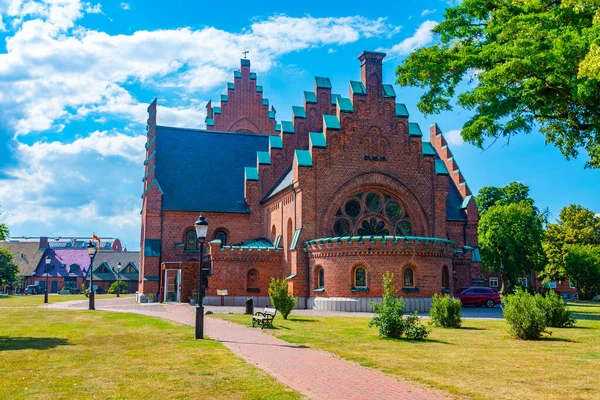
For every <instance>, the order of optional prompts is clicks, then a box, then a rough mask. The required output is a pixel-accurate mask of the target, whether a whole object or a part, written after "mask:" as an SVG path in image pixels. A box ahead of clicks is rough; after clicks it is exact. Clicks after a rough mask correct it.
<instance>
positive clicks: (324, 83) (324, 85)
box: [315, 76, 331, 89]
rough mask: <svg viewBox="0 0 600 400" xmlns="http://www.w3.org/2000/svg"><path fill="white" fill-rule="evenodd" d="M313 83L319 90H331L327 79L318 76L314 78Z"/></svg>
mask: <svg viewBox="0 0 600 400" xmlns="http://www.w3.org/2000/svg"><path fill="white" fill-rule="evenodd" d="M315 83H316V84H317V87H318V88H320V89H331V81H330V80H329V78H322V77H320V76H316V77H315Z"/></svg>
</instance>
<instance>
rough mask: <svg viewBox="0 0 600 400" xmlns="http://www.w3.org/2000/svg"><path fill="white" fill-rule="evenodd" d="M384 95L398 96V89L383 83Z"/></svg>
mask: <svg viewBox="0 0 600 400" xmlns="http://www.w3.org/2000/svg"><path fill="white" fill-rule="evenodd" d="M382 92H383V97H396V91H395V90H394V87H393V86H392V85H388V84H385V83H384V84H383V86H382Z"/></svg>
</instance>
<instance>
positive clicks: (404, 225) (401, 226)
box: [396, 221, 412, 236]
mask: <svg viewBox="0 0 600 400" xmlns="http://www.w3.org/2000/svg"><path fill="white" fill-rule="evenodd" d="M411 233H412V228H411V226H410V223H409V222H406V221H402V222H400V223H398V225H397V226H396V235H398V236H410V234H411Z"/></svg>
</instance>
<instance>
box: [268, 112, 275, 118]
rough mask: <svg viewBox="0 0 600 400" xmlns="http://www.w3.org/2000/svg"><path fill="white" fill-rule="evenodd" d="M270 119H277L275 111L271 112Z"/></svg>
mask: <svg viewBox="0 0 600 400" xmlns="http://www.w3.org/2000/svg"><path fill="white" fill-rule="evenodd" d="M269 118H271V119H275V111H273V110H271V111H269Z"/></svg>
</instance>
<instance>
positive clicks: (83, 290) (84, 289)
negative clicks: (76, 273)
mask: <svg viewBox="0 0 600 400" xmlns="http://www.w3.org/2000/svg"><path fill="white" fill-rule="evenodd" d="M81 293H83V294H84V295H85V297H90V291H89V290H88V289H87V288H86V287H85V283H82V284H81Z"/></svg>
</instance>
